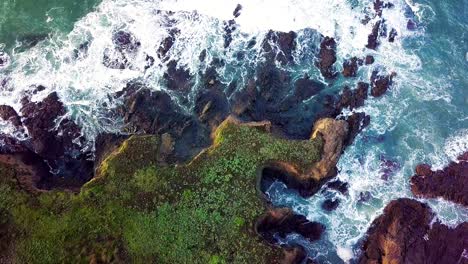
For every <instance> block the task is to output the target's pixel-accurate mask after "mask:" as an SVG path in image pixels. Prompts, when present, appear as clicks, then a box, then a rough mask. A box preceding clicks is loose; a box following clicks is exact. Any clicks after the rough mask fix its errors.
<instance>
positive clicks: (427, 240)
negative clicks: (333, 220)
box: [358, 198, 468, 264]
mask: <svg viewBox="0 0 468 264" xmlns="http://www.w3.org/2000/svg"><path fill="white" fill-rule="evenodd" d="M434 217H435V216H434V213H433V212H432V210H431V209H430V208H429V206H427V205H426V204H424V203H420V202H418V201H415V200H411V199H406V198H402V199H398V200H394V201H392V202H390V203H389V204H388V205H387V206H386V207H385V209H384V212H383V214H382V215H381V216H379V217H378V218H377V219H375V220H374V222H373V223H372V225H371V227H370V228H369V230H368V231H367V238H366V240H365V242H364V244H363V245H362V254H361V255H360V256H359V260H358V262H359V263H362V264H364V263H395V264H400V263H401V264H404V263H408V264H409V263H434V264H436V263H437V264H438V263H460V260H462V261H463V259H464V257H463V254H464V253H465V250H466V248H467V246H468V241H467V240H466V238H467V237H468V223H467V222H464V223H462V224H460V225H458V226H457V227H455V228H450V227H447V226H446V225H443V224H441V223H440V222H438V221H435V222H434V223H433V219H434Z"/></svg>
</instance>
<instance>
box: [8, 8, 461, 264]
mask: <svg viewBox="0 0 468 264" xmlns="http://www.w3.org/2000/svg"><path fill="white" fill-rule="evenodd" d="M97 2H98V1H71V0H69V1H45V0H44V1H42V2H41V1H27V2H26V1H10V0H6V1H5V2H3V7H4V8H2V9H0V43H4V44H5V46H6V47H5V51H7V53H8V54H9V56H10V57H11V63H10V65H9V66H8V67H6V68H3V69H0V80H6V81H5V83H6V84H5V85H3V87H2V89H1V90H0V103H2V104H3V103H7V104H10V105H13V106H14V107H16V108H18V107H19V99H20V98H21V95H22V94H23V93H24V92H26V91H28V90H29V89H31V86H32V85H36V84H43V85H45V86H46V87H47V90H46V91H44V92H43V93H41V94H38V95H37V96H36V98H35V99H37V100H39V99H40V98H41V96H45V95H46V94H48V93H49V92H51V91H57V92H58V94H59V96H60V97H61V99H62V100H63V101H64V102H65V105H66V106H67V108H68V109H69V115H70V116H72V117H73V118H74V119H75V121H77V122H78V123H79V124H80V125H82V126H83V133H85V134H87V135H88V137H89V138H93V136H95V135H96V134H97V133H99V132H102V131H116V130H118V129H119V127H118V124H116V123H114V122H113V120H108V119H107V118H106V117H105V113H106V108H103V107H102V105H103V102H106V103H107V104H108V105H110V102H108V101H107V98H108V97H107V95H108V94H109V93H112V92H115V91H118V90H120V89H122V87H124V86H125V84H126V83H127V82H128V81H130V80H135V79H137V80H140V81H143V82H144V83H145V84H146V85H147V86H149V87H151V88H153V89H156V90H158V89H163V90H164V89H165V87H164V85H165V84H164V82H163V81H162V80H163V74H164V72H165V70H166V69H165V67H164V66H160V67H154V68H152V69H150V70H145V69H144V68H143V65H145V63H144V62H145V58H146V55H151V56H153V57H154V58H156V60H157V55H156V54H155V50H156V47H158V46H159V44H160V43H161V41H162V39H164V37H166V36H167V34H168V30H167V29H168V28H171V27H172V26H174V25H169V26H168V24H170V23H168V21H170V19H169V18H168V17H167V16H165V15H164V13H158V12H157V11H158V10H160V9H162V10H175V11H176V10H178V11H180V12H178V13H176V14H175V15H174V17H172V18H173V19H174V21H175V22H174V23H175V26H174V27H177V28H179V29H181V34H180V36H179V38H178V39H179V41H177V42H176V43H175V45H174V46H173V48H172V49H171V51H170V52H169V56H171V58H175V59H177V60H178V61H179V62H180V63H181V65H183V66H184V67H186V68H188V69H190V70H191V72H198V71H199V70H204V67H206V66H204V65H202V64H200V63H199V61H198V54H200V52H201V51H202V50H203V49H205V48H206V49H207V50H208V56H207V60H210V59H212V58H214V57H221V58H223V59H224V60H225V61H226V66H225V68H224V69H223V70H222V71H221V72H220V74H222V77H223V81H225V82H227V83H228V82H230V81H232V80H233V79H238V80H243V78H245V77H246V76H248V75H249V71H250V69H249V65H252V64H255V63H256V61H255V59H253V56H254V55H255V52H256V51H257V50H258V49H259V48H260V47H259V45H256V46H255V47H253V49H252V51H251V53H252V54H251V55H252V56H250V55H249V56H247V57H246V60H245V61H243V62H238V60H237V59H236V54H237V52H238V51H240V50H244V49H245V46H246V45H245V44H246V43H247V41H249V40H250V39H252V38H253V37H256V38H257V39H258V40H259V41H257V42H258V43H261V41H260V40H261V39H262V38H263V37H264V35H265V32H266V31H267V30H268V29H270V28H272V29H275V30H282V31H289V30H296V31H298V32H299V37H298V38H299V39H302V41H301V42H300V43H299V47H298V50H300V51H301V52H298V54H295V55H294V56H295V58H296V60H297V61H298V62H299V63H298V65H297V66H296V67H295V68H293V69H289V70H290V71H293V75H294V76H296V77H297V76H302V75H303V74H304V73H308V74H309V75H310V76H312V77H313V78H315V79H319V80H320V76H319V73H318V71H317V70H316V69H315V68H314V67H313V63H312V62H311V61H312V60H313V56H314V52H315V47H316V46H317V43H316V41H314V40H311V39H310V35H308V33H307V32H308V31H307V30H305V31H304V30H302V29H303V28H307V27H310V28H313V29H316V30H318V31H319V32H321V33H322V34H324V35H330V36H334V37H335V38H336V39H338V40H339V44H338V57H339V58H338V63H337V64H336V65H339V64H340V63H341V62H342V61H343V60H344V59H345V58H348V57H351V56H360V57H363V56H364V55H367V54H369V53H370V54H372V55H374V56H375V58H376V64H375V67H377V68H379V69H380V70H382V71H384V72H392V71H395V72H396V73H397V74H398V75H397V78H396V79H395V83H394V85H393V87H392V89H391V90H390V91H389V92H388V94H387V95H385V96H384V97H382V98H379V99H370V100H369V101H368V102H367V103H366V105H365V106H364V107H362V108H360V109H358V111H364V112H366V113H367V114H369V115H371V125H370V126H369V127H368V128H367V129H366V130H364V131H363V132H362V133H361V134H360V135H359V136H358V137H357V138H356V141H355V143H354V144H353V145H352V146H350V147H349V148H348V149H346V151H345V153H344V155H343V156H342V158H341V159H340V161H339V164H338V167H339V170H340V172H339V175H338V178H339V179H341V180H343V181H347V182H348V183H349V184H350V190H349V194H348V195H341V194H338V193H334V192H330V191H325V192H324V193H318V194H317V195H315V196H313V197H311V198H309V199H303V198H300V197H298V196H297V195H296V194H295V193H294V192H292V191H289V190H285V189H284V188H283V186H281V185H280V184H277V185H274V186H273V187H272V189H271V190H270V196H271V198H272V200H273V201H274V202H275V203H276V204H278V205H289V206H292V207H293V208H294V209H295V210H296V211H298V212H300V213H302V214H304V215H306V216H307V217H308V218H309V219H310V220H316V221H320V222H322V223H324V224H325V225H326V226H327V232H326V234H325V238H324V239H323V240H322V241H320V242H318V243H314V244H309V245H307V247H308V248H309V250H310V253H311V254H312V255H313V256H315V257H316V258H318V259H319V260H320V261H321V263H342V262H345V261H347V260H349V259H350V258H351V257H352V256H353V255H354V254H356V253H357V249H356V248H355V244H356V243H357V242H358V241H359V240H360V239H361V238H362V236H363V234H364V233H365V231H366V230H367V228H368V227H369V225H370V223H371V222H372V220H373V219H375V217H376V216H377V215H379V214H380V213H381V212H382V209H383V207H384V206H385V205H386V204H387V203H388V202H389V201H390V200H392V199H395V198H398V197H412V194H411V192H410V189H409V178H410V177H411V175H412V174H413V172H414V167H415V166H416V165H417V164H419V163H422V162H427V163H431V164H433V165H434V167H436V168H441V167H443V166H444V165H445V164H447V163H448V162H450V161H451V160H454V159H455V158H456V156H457V155H459V154H461V153H462V152H464V151H466V150H468V54H467V53H468V1H467V0H453V1H440V0H414V1H409V0H408V1H404V0H395V1H392V2H393V3H394V4H395V6H396V7H395V8H393V9H391V10H386V11H384V14H383V16H384V18H385V19H386V21H387V23H388V25H389V27H390V26H391V27H394V28H396V29H397V30H398V31H399V36H398V37H397V39H396V42H395V43H388V42H383V43H382V45H381V46H380V47H379V49H378V50H377V51H376V52H372V51H369V50H367V49H365V48H363V47H364V45H365V41H367V34H368V33H369V32H370V25H368V26H364V25H362V24H361V22H360V21H361V19H362V18H363V16H364V15H365V13H366V12H367V11H365V9H364V8H365V7H370V4H371V2H372V1H369V0H361V1H348V0H329V1H320V2H319V1H316V2H314V1H308V0H295V1H293V0H290V1H284V2H282V3H278V4H271V2H268V1H263V0H252V1H233V0H232V1H231V0H224V1H208V0H199V1H193V0H192V1H190V0H186V1H170V0H168V1H144V0H113V1H110V0H103V1H102V3H100V4H98V3H97ZM237 2H242V4H243V6H244V9H243V12H242V15H241V16H240V17H239V20H238V23H239V24H240V32H241V33H238V34H237V35H234V40H233V43H232V48H231V49H229V50H227V51H225V50H224V49H223V37H222V32H223V24H222V20H223V19H229V18H231V16H232V10H233V9H234V7H235V6H236V4H237ZM193 10H197V12H196V13H195V12H192V11H193ZM324 14H326V15H324ZM408 18H412V19H414V20H416V21H417V22H418V28H417V29H416V30H415V31H411V30H407V28H406V22H407V19H408ZM119 29H126V30H129V31H131V32H132V33H133V34H135V36H136V37H137V38H138V39H139V40H140V41H141V44H142V47H141V51H140V52H139V53H138V54H136V55H135V57H133V58H131V60H132V62H133V64H134V67H132V68H130V69H125V70H112V69H108V68H106V67H104V66H103V65H102V61H101V60H102V54H103V52H104V51H105V50H106V48H109V47H111V46H112V41H111V39H112V32H114V31H115V30H119ZM45 35H48V37H46V38H45V39H44V37H42V38H41V39H42V41H40V42H39V43H38V44H37V46H35V47H32V48H29V49H23V50H20V51H12V50H11V48H12V47H14V46H16V45H15V41H17V40H21V39H27V38H28V37H29V36H45ZM86 42H88V43H90V44H89V47H88V49H87V56H83V57H82V58H79V59H74V57H73V54H74V50H76V49H77V48H78V47H79V46H80V44H83V43H86ZM158 63H160V62H158V61H156V64H155V65H159V64H158ZM372 70H373V68H372V67H369V68H361V69H360V70H359V72H358V74H359V77H358V78H357V79H356V80H345V79H338V80H337V81H336V82H334V83H329V86H328V88H327V90H328V91H334V90H339V89H342V87H343V85H345V84H348V85H351V86H353V85H355V83H356V82H357V81H359V80H368V79H369V77H370V74H371V72H372ZM241 83H242V82H241ZM241 88H242V87H238V89H241ZM194 89H196V88H194ZM192 92H193V91H192ZM189 98H190V96H189ZM175 99H176V100H177V98H175ZM184 107H185V109H187V111H188V112H190V111H191V105H190V104H188V105H184ZM304 114H307V113H304ZM345 115H346V113H345ZM0 128H1V129H2V131H3V132H8V133H11V128H9V127H8V126H7V125H4V124H0ZM382 139H383V140H382ZM384 161H391V162H390V163H391V164H394V166H393V167H392V172H391V173H390V176H389V177H388V179H383V177H382V176H383V170H384V169H385V164H384ZM362 192H368V193H370V194H371V197H372V198H371V199H370V200H369V201H368V202H365V203H362V202H359V197H360V195H361V193H362ZM330 197H338V198H339V199H340V200H341V204H340V206H339V207H338V208H337V210H336V211H333V212H331V213H328V212H324V211H322V210H321V209H320V205H321V203H322V202H323V201H324V200H325V199H326V198H330ZM422 201H425V202H428V203H429V204H430V205H431V207H432V208H433V209H434V210H435V211H436V212H437V214H438V217H439V218H440V219H441V220H442V221H443V222H444V223H446V224H449V225H456V224H457V223H460V222H463V221H466V220H467V219H468V211H467V210H466V209H463V208H461V207H459V206H457V205H454V204H452V203H449V202H444V201H441V200H426V199H423V200H422ZM291 239H293V240H294V239H296V238H294V237H293V238H291Z"/></svg>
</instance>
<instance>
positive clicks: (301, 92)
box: [294, 76, 325, 101]
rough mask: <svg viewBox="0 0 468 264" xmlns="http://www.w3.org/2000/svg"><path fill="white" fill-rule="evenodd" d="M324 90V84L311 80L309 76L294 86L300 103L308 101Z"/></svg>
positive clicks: (295, 94) (299, 80)
mask: <svg viewBox="0 0 468 264" xmlns="http://www.w3.org/2000/svg"><path fill="white" fill-rule="evenodd" d="M324 88H325V86H324V85H323V84H322V83H320V82H317V81H314V80H311V79H310V78H309V76H305V77H303V78H300V79H298V80H297V81H296V83H295V84H294V96H295V98H297V99H298V100H300V101H303V100H307V99H309V98H310V97H312V96H314V95H316V94H317V93H319V92H320V91H321V90H323V89H324Z"/></svg>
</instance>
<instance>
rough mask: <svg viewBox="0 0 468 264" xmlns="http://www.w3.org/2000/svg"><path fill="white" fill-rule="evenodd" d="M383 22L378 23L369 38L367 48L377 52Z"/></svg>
mask: <svg viewBox="0 0 468 264" xmlns="http://www.w3.org/2000/svg"><path fill="white" fill-rule="evenodd" d="M381 24H382V21H380V20H379V21H377V22H376V23H375V24H374V26H373V27H372V32H371V34H369V36H368V37H367V45H366V48H368V49H373V50H376V49H377V47H378V46H379V42H378V38H379V31H380V26H381Z"/></svg>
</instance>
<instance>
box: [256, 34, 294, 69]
mask: <svg viewBox="0 0 468 264" xmlns="http://www.w3.org/2000/svg"><path fill="white" fill-rule="evenodd" d="M296 37H297V34H296V32H294V31H290V32H280V31H272V30H270V31H268V33H267V35H266V36H265V39H264V40H263V43H262V49H263V52H264V56H265V57H266V59H267V61H270V62H274V61H275V60H276V61H278V62H280V63H281V64H283V65H286V64H290V63H293V62H294V59H293V56H292V53H293V52H294V50H295V49H296Z"/></svg>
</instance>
